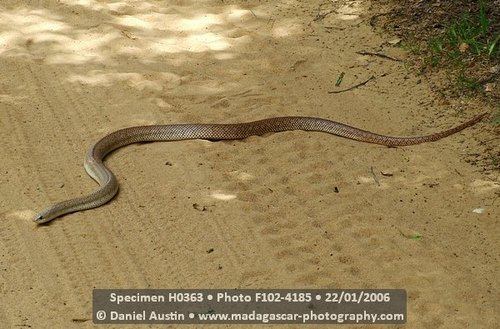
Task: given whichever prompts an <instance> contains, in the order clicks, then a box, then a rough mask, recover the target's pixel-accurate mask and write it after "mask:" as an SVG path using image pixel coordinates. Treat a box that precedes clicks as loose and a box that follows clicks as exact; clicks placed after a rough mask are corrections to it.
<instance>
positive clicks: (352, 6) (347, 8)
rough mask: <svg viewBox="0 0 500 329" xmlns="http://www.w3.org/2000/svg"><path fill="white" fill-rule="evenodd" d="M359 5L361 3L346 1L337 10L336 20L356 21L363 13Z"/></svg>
mask: <svg viewBox="0 0 500 329" xmlns="http://www.w3.org/2000/svg"><path fill="white" fill-rule="evenodd" d="M361 4H362V2H361V1H347V3H346V4H344V5H342V6H341V7H339V8H338V9H337V15H336V18H337V19H340V20H344V21H351V20H355V19H358V18H359V17H360V15H361V13H362V12H363V10H362V7H361Z"/></svg>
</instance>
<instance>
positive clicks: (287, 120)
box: [33, 113, 487, 224]
mask: <svg viewBox="0 0 500 329" xmlns="http://www.w3.org/2000/svg"><path fill="white" fill-rule="evenodd" d="M486 115H487V113H483V114H481V115H478V116H476V117H475V118H473V119H471V120H469V121H467V122H464V123H462V124H460V125H458V126H456V127H454V128H451V129H448V130H445V131H442V132H438V133H434V134H430V135H425V136H413V137H393V136H384V135H379V134H375V133H372V132H369V131H366V130H362V129H359V128H355V127H351V126H348V125H346V124H343V123H339V122H335V121H330V120H326V119H321V118H314V117H278V118H269V119H264V120H260V121H253V122H247V123H236V124H171V125H152V126H138V127H130V128H125V129H121V130H118V131H115V132H113V133H111V134H109V135H107V136H105V137H103V138H102V139H101V140H99V141H98V142H97V143H95V144H94V145H93V146H92V147H91V148H90V150H89V152H88V153H87V157H86V158H85V162H84V166H85V170H86V171H87V173H88V174H89V175H90V176H91V177H92V178H93V179H94V180H95V181H96V182H97V183H98V184H99V185H100V186H99V188H98V189H97V190H96V191H95V192H93V193H90V194H88V195H86V196H83V197H79V198H75V199H70V200H66V201H62V202H59V203H56V204H54V205H51V206H50V207H48V208H46V209H45V210H43V211H42V212H40V213H39V214H37V215H36V216H35V217H34V218H33V221H35V222H36V223H38V224H41V223H47V222H49V221H51V220H53V219H55V218H57V217H60V216H63V215H65V214H68V213H72V212H76V211H81V210H85V209H91V208H96V207H99V206H101V205H103V204H105V203H107V202H108V201H110V200H111V199H112V198H113V197H114V196H115V195H116V193H117V192H118V183H117V181H116V178H115V176H114V175H113V173H112V172H111V171H110V170H109V169H108V168H107V167H106V166H105V165H104V163H103V160H104V158H105V157H106V155H107V154H109V153H110V152H112V151H114V150H116V149H118V148H120V147H122V146H125V145H129V144H132V143H139V142H159V141H179V140H187V139H206V140H231V139H244V138H247V137H249V136H254V135H264V134H267V133H274V132H280V131H291V130H304V131H319V132H325V133H329V134H332V135H337V136H340V137H345V138H349V139H354V140H357V141H362V142H367V143H374V144H381V145H385V146H406V145H414V144H420V143H425V142H433V141H436V140H438V139H441V138H444V137H446V136H449V135H451V134H454V133H456V132H459V131H461V130H462V129H465V128H467V127H469V126H472V125H474V124H475V123H477V122H479V121H481V119H483V117H485V116H486Z"/></svg>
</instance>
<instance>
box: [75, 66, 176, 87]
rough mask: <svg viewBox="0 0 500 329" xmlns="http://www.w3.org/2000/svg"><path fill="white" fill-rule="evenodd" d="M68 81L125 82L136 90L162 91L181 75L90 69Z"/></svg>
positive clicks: (172, 84)
mask: <svg viewBox="0 0 500 329" xmlns="http://www.w3.org/2000/svg"><path fill="white" fill-rule="evenodd" d="M68 81H69V82H77V83H81V84H88V85H95V86H111V85H113V84H115V83H116V82H125V83H126V84H127V85H128V86H130V87H133V88H135V89H138V90H141V91H142V90H150V91H162V90H164V89H171V88H175V87H177V86H179V85H180V83H181V77H180V76H179V75H177V74H174V73H171V72H149V73H144V74H141V73H134V72H128V73H121V72H114V73H104V72H102V71H99V70H94V71H90V72H89V73H88V74H86V75H83V74H74V75H72V76H70V77H69V78H68Z"/></svg>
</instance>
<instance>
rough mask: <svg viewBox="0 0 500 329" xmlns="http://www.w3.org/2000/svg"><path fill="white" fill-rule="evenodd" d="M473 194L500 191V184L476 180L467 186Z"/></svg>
mask: <svg viewBox="0 0 500 329" xmlns="http://www.w3.org/2000/svg"><path fill="white" fill-rule="evenodd" d="M469 186H470V187H471V189H472V191H473V192H474V193H477V194H482V193H487V192H491V191H494V190H497V189H500V183H498V182H494V181H487V180H482V179H476V180H474V181H473V182H472V183H470V185H469Z"/></svg>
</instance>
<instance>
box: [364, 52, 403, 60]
mask: <svg viewBox="0 0 500 329" xmlns="http://www.w3.org/2000/svg"><path fill="white" fill-rule="evenodd" d="M356 54H360V55H367V56H377V57H381V58H385V59H390V60H391V61H396V62H401V60H400V59H399V58H396V57H392V56H388V55H385V54H381V53H372V52H370V51H357V52H356Z"/></svg>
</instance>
